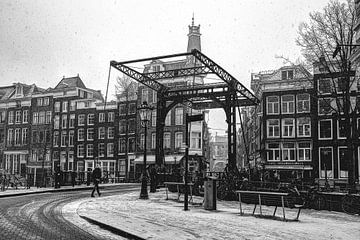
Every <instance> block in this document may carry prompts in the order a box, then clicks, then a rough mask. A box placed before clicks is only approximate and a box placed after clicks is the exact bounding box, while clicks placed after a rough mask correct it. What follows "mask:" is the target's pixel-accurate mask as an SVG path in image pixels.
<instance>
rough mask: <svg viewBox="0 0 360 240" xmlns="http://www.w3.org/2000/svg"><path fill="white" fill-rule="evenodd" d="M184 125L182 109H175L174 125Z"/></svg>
mask: <svg viewBox="0 0 360 240" xmlns="http://www.w3.org/2000/svg"><path fill="white" fill-rule="evenodd" d="M183 124H184V108H181V107H177V108H175V125H177V126H179V125H183Z"/></svg>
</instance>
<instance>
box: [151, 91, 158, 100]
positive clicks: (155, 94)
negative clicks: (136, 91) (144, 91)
mask: <svg viewBox="0 0 360 240" xmlns="http://www.w3.org/2000/svg"><path fill="white" fill-rule="evenodd" d="M152 92H153V103H156V101H157V92H156V91H152Z"/></svg>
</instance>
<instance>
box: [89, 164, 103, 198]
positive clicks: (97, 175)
mask: <svg viewBox="0 0 360 240" xmlns="http://www.w3.org/2000/svg"><path fill="white" fill-rule="evenodd" d="M92 179H93V182H94V188H93V190H92V193H91V197H95V195H94V193H95V190H96V191H97V193H98V195H99V197H100V196H101V193H100V191H99V183H100V180H101V170H100V166H99V165H96V167H95V169H94V171H93V172H92Z"/></svg>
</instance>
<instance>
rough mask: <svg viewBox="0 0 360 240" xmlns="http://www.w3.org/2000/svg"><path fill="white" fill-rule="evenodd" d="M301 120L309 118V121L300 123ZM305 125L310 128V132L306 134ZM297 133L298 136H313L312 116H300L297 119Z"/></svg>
mask: <svg viewBox="0 0 360 240" xmlns="http://www.w3.org/2000/svg"><path fill="white" fill-rule="evenodd" d="M300 120H304V121H305V120H308V121H309V123H303V124H302V125H300V124H301V123H300ZM305 126H308V129H309V134H306V131H305V129H306V127H305ZM300 127H301V128H302V129H301V131H300ZM296 129H297V135H298V137H311V118H307V117H304V118H298V119H297V128H296Z"/></svg>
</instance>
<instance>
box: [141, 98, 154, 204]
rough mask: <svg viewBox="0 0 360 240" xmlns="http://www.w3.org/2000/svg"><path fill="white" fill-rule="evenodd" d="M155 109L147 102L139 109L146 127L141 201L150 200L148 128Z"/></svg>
mask: <svg viewBox="0 0 360 240" xmlns="http://www.w3.org/2000/svg"><path fill="white" fill-rule="evenodd" d="M153 109H154V108H153V107H151V106H149V105H148V104H147V102H146V101H144V102H143V103H142V104H141V105H140V107H138V111H139V115H140V121H141V126H142V127H144V163H143V169H142V170H143V171H142V178H141V192H140V199H148V198H149V195H148V192H147V174H146V136H147V126H148V124H149V122H150V120H151V113H152V110H153Z"/></svg>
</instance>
